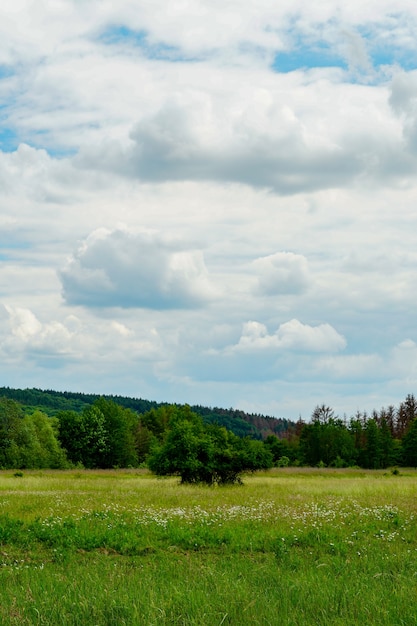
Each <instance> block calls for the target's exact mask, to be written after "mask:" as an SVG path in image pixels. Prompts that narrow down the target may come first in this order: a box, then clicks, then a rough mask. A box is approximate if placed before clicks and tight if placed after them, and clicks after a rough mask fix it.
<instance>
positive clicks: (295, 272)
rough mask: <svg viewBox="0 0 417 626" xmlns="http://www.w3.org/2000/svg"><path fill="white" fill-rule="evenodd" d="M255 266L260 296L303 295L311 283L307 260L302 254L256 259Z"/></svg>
mask: <svg viewBox="0 0 417 626" xmlns="http://www.w3.org/2000/svg"><path fill="white" fill-rule="evenodd" d="M253 265H254V268H255V270H256V271H257V273H258V279H257V286H256V290H255V291H256V293H258V294H260V295H266V296H273V295H281V294H297V293H302V292H303V291H305V290H306V289H307V287H308V285H309V284H310V281H311V279H310V276H309V269H308V263H307V259H306V258H305V257H304V256H303V255H301V254H294V253H292V252H277V253H276V254H271V255H269V256H266V257H262V258H259V259H256V261H254V263H253Z"/></svg>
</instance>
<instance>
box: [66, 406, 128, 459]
mask: <svg viewBox="0 0 417 626" xmlns="http://www.w3.org/2000/svg"><path fill="white" fill-rule="evenodd" d="M57 417H58V421H59V439H60V442H61V444H62V446H63V448H65V450H66V452H67V456H68V459H69V460H70V461H71V462H72V463H73V464H75V465H77V464H80V465H83V466H84V467H86V468H91V469H92V468H99V467H100V468H104V469H105V468H111V467H129V466H131V467H134V466H136V465H137V464H138V457H137V452H136V447H135V431H136V428H137V417H136V416H135V414H134V413H133V412H132V411H131V410H130V409H125V408H123V407H121V406H119V405H117V404H116V403H115V402H113V401H112V400H106V399H105V398H99V399H98V400H96V402H95V403H94V404H93V405H90V406H87V407H86V408H85V409H84V410H83V411H82V413H81V414H78V413H75V412H74V411H63V412H61V413H58V416H57Z"/></svg>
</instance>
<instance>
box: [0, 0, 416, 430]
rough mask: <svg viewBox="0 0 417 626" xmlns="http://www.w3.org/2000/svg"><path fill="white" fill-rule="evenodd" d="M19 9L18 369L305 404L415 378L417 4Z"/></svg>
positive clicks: (5, 163) (5, 257) (8, 41)
mask: <svg viewBox="0 0 417 626" xmlns="http://www.w3.org/2000/svg"><path fill="white" fill-rule="evenodd" d="M35 4H36V6H35ZM0 18H1V19H0V98H1V100H2V104H3V106H2V109H1V112H2V114H1V120H0V148H1V150H0V186H1V189H2V195H1V198H0V298H1V300H2V301H3V302H4V303H6V304H7V310H6V309H3V311H1V310H0V316H1V327H0V351H1V356H2V363H3V365H2V367H3V369H2V378H3V380H4V383H5V384H15V385H17V386H33V385H35V386H39V387H49V388H50V387H54V386H58V387H59V388H72V389H74V390H84V391H96V392H98V393H103V392H109V393H127V394H129V395H142V396H145V397H146V396H147V397H150V398H152V399H153V398H155V399H159V400H168V401H170V400H173V401H175V400H177V401H188V402H205V403H207V404H211V405H213V404H217V405H223V406H230V405H235V406H242V407H243V408H250V409H251V410H255V411H257V410H258V408H259V409H260V410H262V411H268V410H270V411H273V412H274V413H275V414H278V415H287V416H288V417H293V418H297V417H298V414H299V413H300V412H301V413H303V415H304V416H308V415H310V414H311V411H312V408H313V407H314V406H315V405H316V404H320V403H323V402H325V403H327V404H335V405H336V406H337V410H338V411H340V410H341V412H343V411H347V412H349V411H352V412H353V411H354V410H355V408H360V409H362V408H369V406H371V408H372V405H373V407H375V406H376V407H377V406H378V405H381V404H384V403H385V404H386V403H387V401H388V402H393V403H395V402H397V401H398V400H399V399H401V394H403V395H405V394H406V393H408V392H410V391H412V390H413V386H415V384H416V382H417V376H416V363H417V360H416V355H415V343H416V342H417V336H416V331H415V319H414V313H413V312H414V308H415V296H414V294H415V293H416V289H417V284H416V283H417V279H416V276H415V271H414V268H415V263H416V254H415V233H416V229H417V216H416V211H415V206H416V202H417V186H416V180H415V173H416V167H417V159H416V156H417V151H416V149H415V148H416V145H417V141H416V137H417V132H416V128H417V124H416V120H417V105H416V101H417V96H416V94H417V82H416V81H417V79H416V71H415V70H410V67H414V65H415V58H416V51H417V43H416V38H415V32H416V24H417V5H415V3H410V2H409V1H408V0H399V1H398V2H397V3H396V11H395V14H393V12H392V0H369V1H367V2H359V0H353V1H352V2H349V3H346V2H342V1H341V0H335V1H332V2H320V3H315V4H309V5H307V4H306V3H305V0H291V1H290V0H284V1H283V2H279V3H275V4H274V3H271V2H270V0H259V2H257V3H254V2H245V1H243V2H237V0H236V1H235V0H231V1H230V2H228V3H226V5H225V4H224V2H223V3H220V0H211V1H209V0H193V1H192V2H191V1H190V2H189V1H185V2H181V3H168V4H167V3H166V1H165V0H164V1H162V0H155V1H154V2H152V3H144V2H132V1H131V0H120V2H118V3H114V2H110V0H91V1H90V2H83V3H80V2H76V1H75V0H56V2H54V3H53V4H52V5H51V3H50V2H49V3H48V2H45V1H43V0H40V1H39V2H37V3H33V2H32V1H30V0H14V1H13V2H11V0H4V2H3V3H2V5H1V7H0ZM271 192H272V193H271ZM120 224H125V225H126V226H124V227H121V226H120ZM88 233H91V234H90V236H88V237H87V235H88ZM66 262H67V264H65V263H66ZM62 294H63V296H64V298H62ZM80 305H82V306H80ZM242 320H257V321H253V322H250V323H248V324H247V325H245V327H244V329H243V332H242V328H241V323H242ZM283 320H284V322H283ZM288 320H289V321H288ZM300 320H302V321H300ZM324 320H325V321H326V322H327V323H324ZM405 337H406V338H408V339H406V340H404V338H405ZM225 346H226V347H225ZM58 365H59V366H60V367H58ZM45 367H48V370H47V372H45ZM381 381H384V384H383V385H381ZM382 387H383V389H382ZM390 394H391V397H389V396H390ZM268 407H269V408H268ZM339 407H341V409H340V408H339Z"/></svg>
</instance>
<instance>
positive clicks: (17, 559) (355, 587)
mask: <svg viewBox="0 0 417 626" xmlns="http://www.w3.org/2000/svg"><path fill="white" fill-rule="evenodd" d="M243 482H244V484H243V485H240V486H236V485H235V486H232V485H225V486H216V485H215V486H208V485H204V484H180V482H179V479H178V478H172V477H168V478H156V477H154V476H152V475H151V474H149V473H148V472H147V471H146V470H137V469H131V470H106V471H103V470H102V471H100V470H74V469H73V470H67V471H58V470H56V471H51V470H43V471H33V470H31V471H26V470H25V471H13V470H8V471H2V472H0V578H1V580H0V623H1V624H19V625H22V624H26V625H32V624H45V625H50V626H52V625H53V626H56V624H62V625H63V626H66V625H75V624H77V625H79V624H83V625H87V626H88V625H90V624H91V625H93V624H94V625H98V626H101V625H103V626H104V625H110V624H114V625H116V624H117V625H123V624H125V625H127V624H129V625H151V624H155V625H157V624H182V625H192V624H193V625H199V626H201V625H203V624H204V625H205V626H212V625H213V626H215V625H216V626H220V625H222V624H235V625H237V626H245V625H248V626H249V624H250V625H253V624H259V625H267V624H271V625H274V626H276V625H277V624H279V625H283V626H308V625H310V624H311V625H312V624H314V625H315V626H316V625H320V626H327V625H342V624H343V625H345V624H347V625H356V624H357V625H361V626H362V625H363V624H367V625H373V624H374V625H378V626H388V625H389V626H392V625H398V626H400V625H404V626H411V625H414V624H417V600H416V597H417V596H416V593H415V592H416V584H417V497H416V496H417V472H416V471H415V470H408V469H401V471H400V472H399V473H398V472H393V471H389V470H387V471H383V470H378V471H370V470H355V469H307V468H304V469H303V468H282V469H274V470H270V471H265V472H263V473H257V474H254V475H249V476H245V477H244V481H243Z"/></svg>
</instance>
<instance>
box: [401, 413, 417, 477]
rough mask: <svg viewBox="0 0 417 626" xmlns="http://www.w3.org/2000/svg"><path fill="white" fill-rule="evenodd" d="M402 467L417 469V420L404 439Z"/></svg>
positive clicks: (416, 419) (412, 423) (415, 419)
mask: <svg viewBox="0 0 417 626" xmlns="http://www.w3.org/2000/svg"><path fill="white" fill-rule="evenodd" d="M402 465H405V466H406V467H417V418H414V420H413V421H412V422H411V424H410V426H409V429H408V431H407V433H406V434H405V435H404V437H403V439H402Z"/></svg>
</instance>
